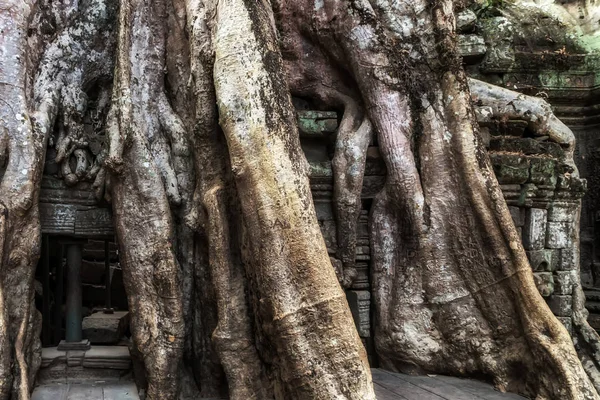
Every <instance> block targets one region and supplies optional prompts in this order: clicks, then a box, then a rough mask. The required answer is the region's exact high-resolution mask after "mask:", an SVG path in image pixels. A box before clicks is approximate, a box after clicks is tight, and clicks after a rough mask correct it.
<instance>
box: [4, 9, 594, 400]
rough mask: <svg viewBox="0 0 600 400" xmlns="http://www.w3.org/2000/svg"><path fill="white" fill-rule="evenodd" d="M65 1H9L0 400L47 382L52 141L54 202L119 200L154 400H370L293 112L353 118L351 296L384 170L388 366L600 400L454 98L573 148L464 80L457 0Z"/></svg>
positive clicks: (340, 201)
mask: <svg viewBox="0 0 600 400" xmlns="http://www.w3.org/2000/svg"><path fill="white" fill-rule="evenodd" d="M5 3H6V2H5ZM67 3H68V4H62V3H60V4H58V3H57V2H54V3H52V2H48V3H47V2H45V1H42V0H39V1H38V2H36V1H34V0H28V1H26V2H23V1H8V3H7V4H6V5H5V4H4V3H0V16H1V18H2V19H1V20H0V24H1V25H0V26H1V27H2V29H3V37H2V39H1V40H2V47H1V49H2V51H3V53H2V57H1V58H0V74H1V75H2V78H1V79H0V85H2V88H3V89H2V96H1V97H0V111H1V113H2V114H1V115H2V124H3V128H2V129H3V132H0V134H2V137H1V139H2V141H1V144H2V148H1V150H2V152H1V153H0V155H1V156H2V160H4V163H5V167H4V172H3V176H2V181H1V185H0V194H1V197H0V200H1V203H0V204H1V205H2V210H1V211H2V213H1V215H0V240H2V243H3V246H2V270H1V273H0V278H1V279H0V309H2V311H3V312H2V313H1V314H0V399H8V398H11V397H13V398H19V399H26V398H28V396H29V391H30V389H31V385H32V384H33V377H34V375H35V372H36V369H37V366H38V365H39V354H37V353H38V349H39V341H38V339H37V337H38V336H39V331H38V330H39V328H38V326H39V324H38V323H37V322H36V313H35V312H34V309H33V308H32V306H31V304H32V300H33V290H32V287H33V273H34V269H35V263H36V260H37V257H38V254H39V241H40V240H39V237H40V232H39V222H38V215H37V213H38V212H37V202H38V192H39V186H40V180H41V174H42V169H43V161H44V154H45V153H44V152H45V150H46V142H47V139H48V137H50V138H51V139H52V141H51V146H53V147H54V148H55V151H56V161H57V162H58V163H60V164H61V169H62V174H63V176H64V179H65V181H66V182H67V183H68V184H70V185H74V184H76V183H77V182H78V181H81V180H88V181H91V182H93V186H94V188H95V189H96V190H97V195H98V197H99V198H100V197H104V198H106V199H108V200H110V201H111V202H112V208H113V215H114V219H115V224H116V231H117V236H118V240H119V246H120V255H121V257H122V258H121V262H122V265H123V270H124V280H125V285H126V290H127V293H128V301H129V307H130V311H131V314H132V325H131V328H132V333H133V340H134V345H135V347H136V350H137V351H138V352H139V354H141V359H142V362H143V364H144V368H145V373H146V378H147V387H144V388H143V389H144V390H146V395H147V397H146V398H148V399H177V398H178V396H179V395H180V393H181V394H182V395H183V396H189V397H199V396H219V395H223V394H224V392H225V391H224V390H223V385H222V384H223V382H221V379H223V378H225V379H226V386H227V387H228V392H229V396H230V397H231V398H232V399H261V400H262V399H271V398H273V399H331V398H336V399H338V398H340V399H374V398H375V396H374V393H373V387H372V383H371V377H370V372H369V365H368V362H367V358H366V352H365V349H364V348H363V346H362V344H361V342H360V338H359V337H358V334H357V332H356V329H355V327H354V322H353V320H352V316H351V314H350V311H349V309H348V305H347V303H346V299H345V295H344V292H343V290H342V288H341V286H340V283H338V277H337V276H336V273H335V271H334V268H333V267H332V264H331V261H330V258H329V255H328V252H327V248H326V246H325V242H324V240H323V237H322V235H321V232H320V230H319V226H318V223H317V219H316V213H315V209H314V205H313V202H312V196H311V192H310V186H309V182H308V164H307V162H306V159H305V157H304V155H303V154H302V151H301V148H300V144H299V136H298V130H297V127H296V117H295V113H294V109H293V106H292V101H291V95H292V94H293V95H296V96H300V97H303V98H305V99H306V100H308V101H310V102H312V103H313V104H316V105H318V106H320V107H323V108H325V109H335V110H339V111H341V112H342V113H343V117H342V120H341V124H340V127H339V129H338V132H337V137H336V145H335V153H334V157H333V171H334V205H335V215H336V218H337V230H338V231H337V239H338V252H337V257H339V259H340V261H341V263H342V265H343V273H342V275H341V276H340V278H341V284H342V285H343V286H346V287H348V286H350V285H351V284H352V282H353V280H354V278H355V276H356V269H355V260H354V254H355V247H356V229H357V228H356V225H357V220H358V216H359V213H360V207H361V202H360V192H361V187H362V177H363V174H364V171H365V160H366V152H367V147H368V145H369V143H370V142H371V141H373V140H375V141H376V142H377V143H378V144H379V147H380V151H381V153H382V156H383V158H384V160H385V164H386V167H387V171H388V175H387V181H386V184H385V187H384V189H383V190H382V192H381V193H380V194H379V195H378V196H377V198H376V200H375V203H374V206H373V209H372V221H371V229H370V231H371V233H370V234H371V244H372V257H373V266H372V284H373V294H374V304H375V341H376V347H377V353H378V356H379V360H380V362H381V365H382V366H383V367H385V368H389V369H393V370H400V371H405V372H428V373H447V374H455V375H477V376H487V377H489V378H491V379H493V380H494V382H495V383H496V385H497V386H498V387H500V388H501V389H503V390H513V391H518V392H522V393H525V394H529V395H532V396H538V397H539V398H554V399H591V398H599V396H598V392H597V389H598V387H597V386H596V387H594V384H593V383H592V382H594V383H596V384H597V382H598V381H599V379H598V371H597V365H598V360H597V359H596V355H595V354H596V353H597V352H595V351H594V349H595V348H596V347H597V346H598V343H600V341H599V340H598V336H597V334H596V333H595V332H593V331H592V330H591V329H590V328H589V325H587V323H586V322H585V313H584V312H583V311H581V310H580V312H579V314H578V313H576V320H577V321H576V322H577V335H578V336H577V350H579V353H580V357H581V360H582V361H580V359H579V358H578V353H577V351H576V349H575V347H574V346H573V341H572V340H571V338H570V337H569V335H568V333H567V332H566V330H565V329H564V328H563V327H562V325H561V324H560V323H559V322H558V320H557V319H556V318H555V317H554V316H553V315H552V313H551V312H550V310H549V309H548V307H547V306H546V304H545V302H544V301H543V299H542V298H541V296H540V295H539V293H538V292H537V289H536V287H535V285H534V282H533V276H532V273H531V269H530V267H529V265H528V261H527V258H526V256H525V252H524V250H523V248H522V245H521V243H520V239H519V237H518V235H517V232H516V230H515V227H514V225H513V223H512V220H511V218H510V215H509V212H508V208H507V206H506V204H505V202H504V200H503V197H502V193H501V191H500V189H499V186H498V183H497V181H496V180H495V178H494V175H493V171H492V169H491V168H490V165H489V161H488V158H487V155H486V152H485V149H484V148H483V146H482V144H481V142H480V140H479V136H478V132H477V131H478V126H477V121H476V117H475V113H474V110H473V106H472V104H471V98H470V96H471V92H470V90H469V86H468V85H469V84H470V85H471V89H472V92H473V96H474V97H476V100H477V101H478V104H479V105H486V106H488V107H489V108H490V109H491V110H492V113H493V114H494V116H496V117H510V118H512V119H525V120H528V122H529V123H530V125H531V128H532V129H536V130H538V131H540V132H545V133H546V134H547V135H548V136H550V137H551V138H552V140H554V141H555V142H557V143H559V144H561V145H562V146H563V147H564V148H565V149H567V150H568V151H567V153H568V156H569V157H571V155H572V150H573V141H572V135H571V133H570V132H569V131H568V129H566V127H565V126H564V125H562V124H561V123H560V121H558V120H557V119H556V118H555V117H554V115H553V114H552V113H551V112H550V110H549V108H548V107H547V105H545V103H543V102H541V101H537V100H535V99H532V98H519V99H518V101H517V100H516V99H514V98H512V97H511V96H512V92H510V91H507V90H505V89H499V88H496V87H493V86H490V85H486V84H483V83H481V82H478V81H471V82H470V83H469V82H468V81H467V79H466V76H465V73H464V71H463V70H462V67H461V64H460V59H459V57H458V55H457V52H456V43H455V41H456V37H455V33H454V17H453V10H452V7H453V4H452V2H451V1H440V2H428V1H425V0H422V1H417V2H416V3H415V2H414V1H410V2H409V1H402V2H393V3H389V2H387V1H379V0H372V1H350V2H345V1H327V2H325V1H322V0H315V1H311V0H293V1H292V0H277V1H272V2H268V1H250V0H218V1H217V0H149V1H144V0H120V1H119V2H118V4H117V2H116V1H115V0H81V1H79V2H72V3H69V2H67ZM117 7H118V15H117V14H116V13H115V12H114V11H115V10H116V9H117ZM49 16H51V17H49ZM48 24H50V25H51V29H48V27H47V25H48ZM33 27H35V29H34V28H33ZM112 28H114V29H112ZM112 31H114V32H115V34H111V33H110V32H112ZM28 33H29V40H27V39H26V38H27V35H28ZM115 48H116V51H115V50H114V49H115ZM42 54H43V56H42ZM34 77H35V80H34ZM94 85H96V86H97V87H99V89H97V88H96V89H94V90H99V91H100V92H102V93H103V95H104V96H105V97H106V96H107V94H108V93H111V102H110V103H111V104H110V107H108V104H107V103H108V102H105V103H103V104H104V106H100V105H98V106H97V107H98V109H101V111H102V112H101V114H102V115H106V118H105V120H103V121H102V126H103V129H102V130H103V132H104V133H105V136H106V143H105V147H104V150H103V151H102V152H101V153H100V154H99V155H98V157H97V158H96V160H95V162H94V163H93V164H92V165H89V163H88V161H87V158H86V157H85V151H84V149H85V146H86V144H87V143H86V140H85V135H84V133H83V128H82V124H83V122H82V121H83V117H84V115H85V113H86V111H87V108H88V101H87V99H88V94H87V92H89V91H91V89H90V88H91V87H92V86H94ZM508 104H511V107H508V106H507V105H508ZM532 115H535V116H536V118H533V117H532ZM71 156H74V157H75V159H76V160H77V163H76V167H75V169H74V170H73V169H72V167H71V163H70V162H69V159H70V158H71ZM17 305H18V306H17ZM13 360H14V361H13ZM582 362H583V364H582Z"/></svg>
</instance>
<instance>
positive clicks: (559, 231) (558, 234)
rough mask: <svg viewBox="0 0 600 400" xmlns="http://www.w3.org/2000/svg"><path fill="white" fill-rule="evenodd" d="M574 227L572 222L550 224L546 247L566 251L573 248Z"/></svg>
mask: <svg viewBox="0 0 600 400" xmlns="http://www.w3.org/2000/svg"><path fill="white" fill-rule="evenodd" d="M574 228H575V227H574V225H573V223H571V222H548V232H547V235H546V247H548V248H550V249H565V248H568V247H571V246H573V233H574V231H573V230H574Z"/></svg>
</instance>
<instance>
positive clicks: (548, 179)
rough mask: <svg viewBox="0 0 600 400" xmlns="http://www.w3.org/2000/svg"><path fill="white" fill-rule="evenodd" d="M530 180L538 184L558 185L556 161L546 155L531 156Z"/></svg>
mask: <svg viewBox="0 0 600 400" xmlns="http://www.w3.org/2000/svg"><path fill="white" fill-rule="evenodd" d="M529 162H530V165H531V169H530V177H529V180H530V182H533V183H535V184H536V185H544V186H556V172H555V166H556V161H554V160H552V159H550V158H544V157H530V158H529Z"/></svg>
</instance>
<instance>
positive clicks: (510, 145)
mask: <svg viewBox="0 0 600 400" xmlns="http://www.w3.org/2000/svg"><path fill="white" fill-rule="evenodd" d="M521 126H522V125H517V127H518V128H520V127H521ZM513 129H517V128H513ZM489 148H490V150H492V151H506V152H514V153H522V154H526V155H534V154H543V155H544V156H548V155H549V156H552V157H555V158H559V157H563V156H564V151H563V149H562V148H561V147H560V145H558V144H556V143H552V142H540V141H538V140H535V139H533V138H523V137H506V136H497V137H493V138H492V139H491V140H490V147H489ZM546 159H547V158H546ZM534 161H535V162H536V163H537V162H538V161H539V159H538V158H535V159H534Z"/></svg>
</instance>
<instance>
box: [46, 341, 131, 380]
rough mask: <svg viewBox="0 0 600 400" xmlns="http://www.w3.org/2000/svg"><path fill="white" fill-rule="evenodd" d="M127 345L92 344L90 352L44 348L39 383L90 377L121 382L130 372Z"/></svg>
mask: <svg viewBox="0 0 600 400" xmlns="http://www.w3.org/2000/svg"><path fill="white" fill-rule="evenodd" d="M131 366H132V365H131V357H130V355H129V349H128V347H127V346H92V348H91V349H90V350H87V351H59V350H57V348H56V347H50V348H43V349H42V368H41V369H40V372H39V374H38V379H37V382H38V384H51V383H65V384H66V383H78V382H84V381H90V380H101V381H106V382H118V381H119V380H121V379H122V378H123V376H125V375H127V374H129V373H130V371H131Z"/></svg>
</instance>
